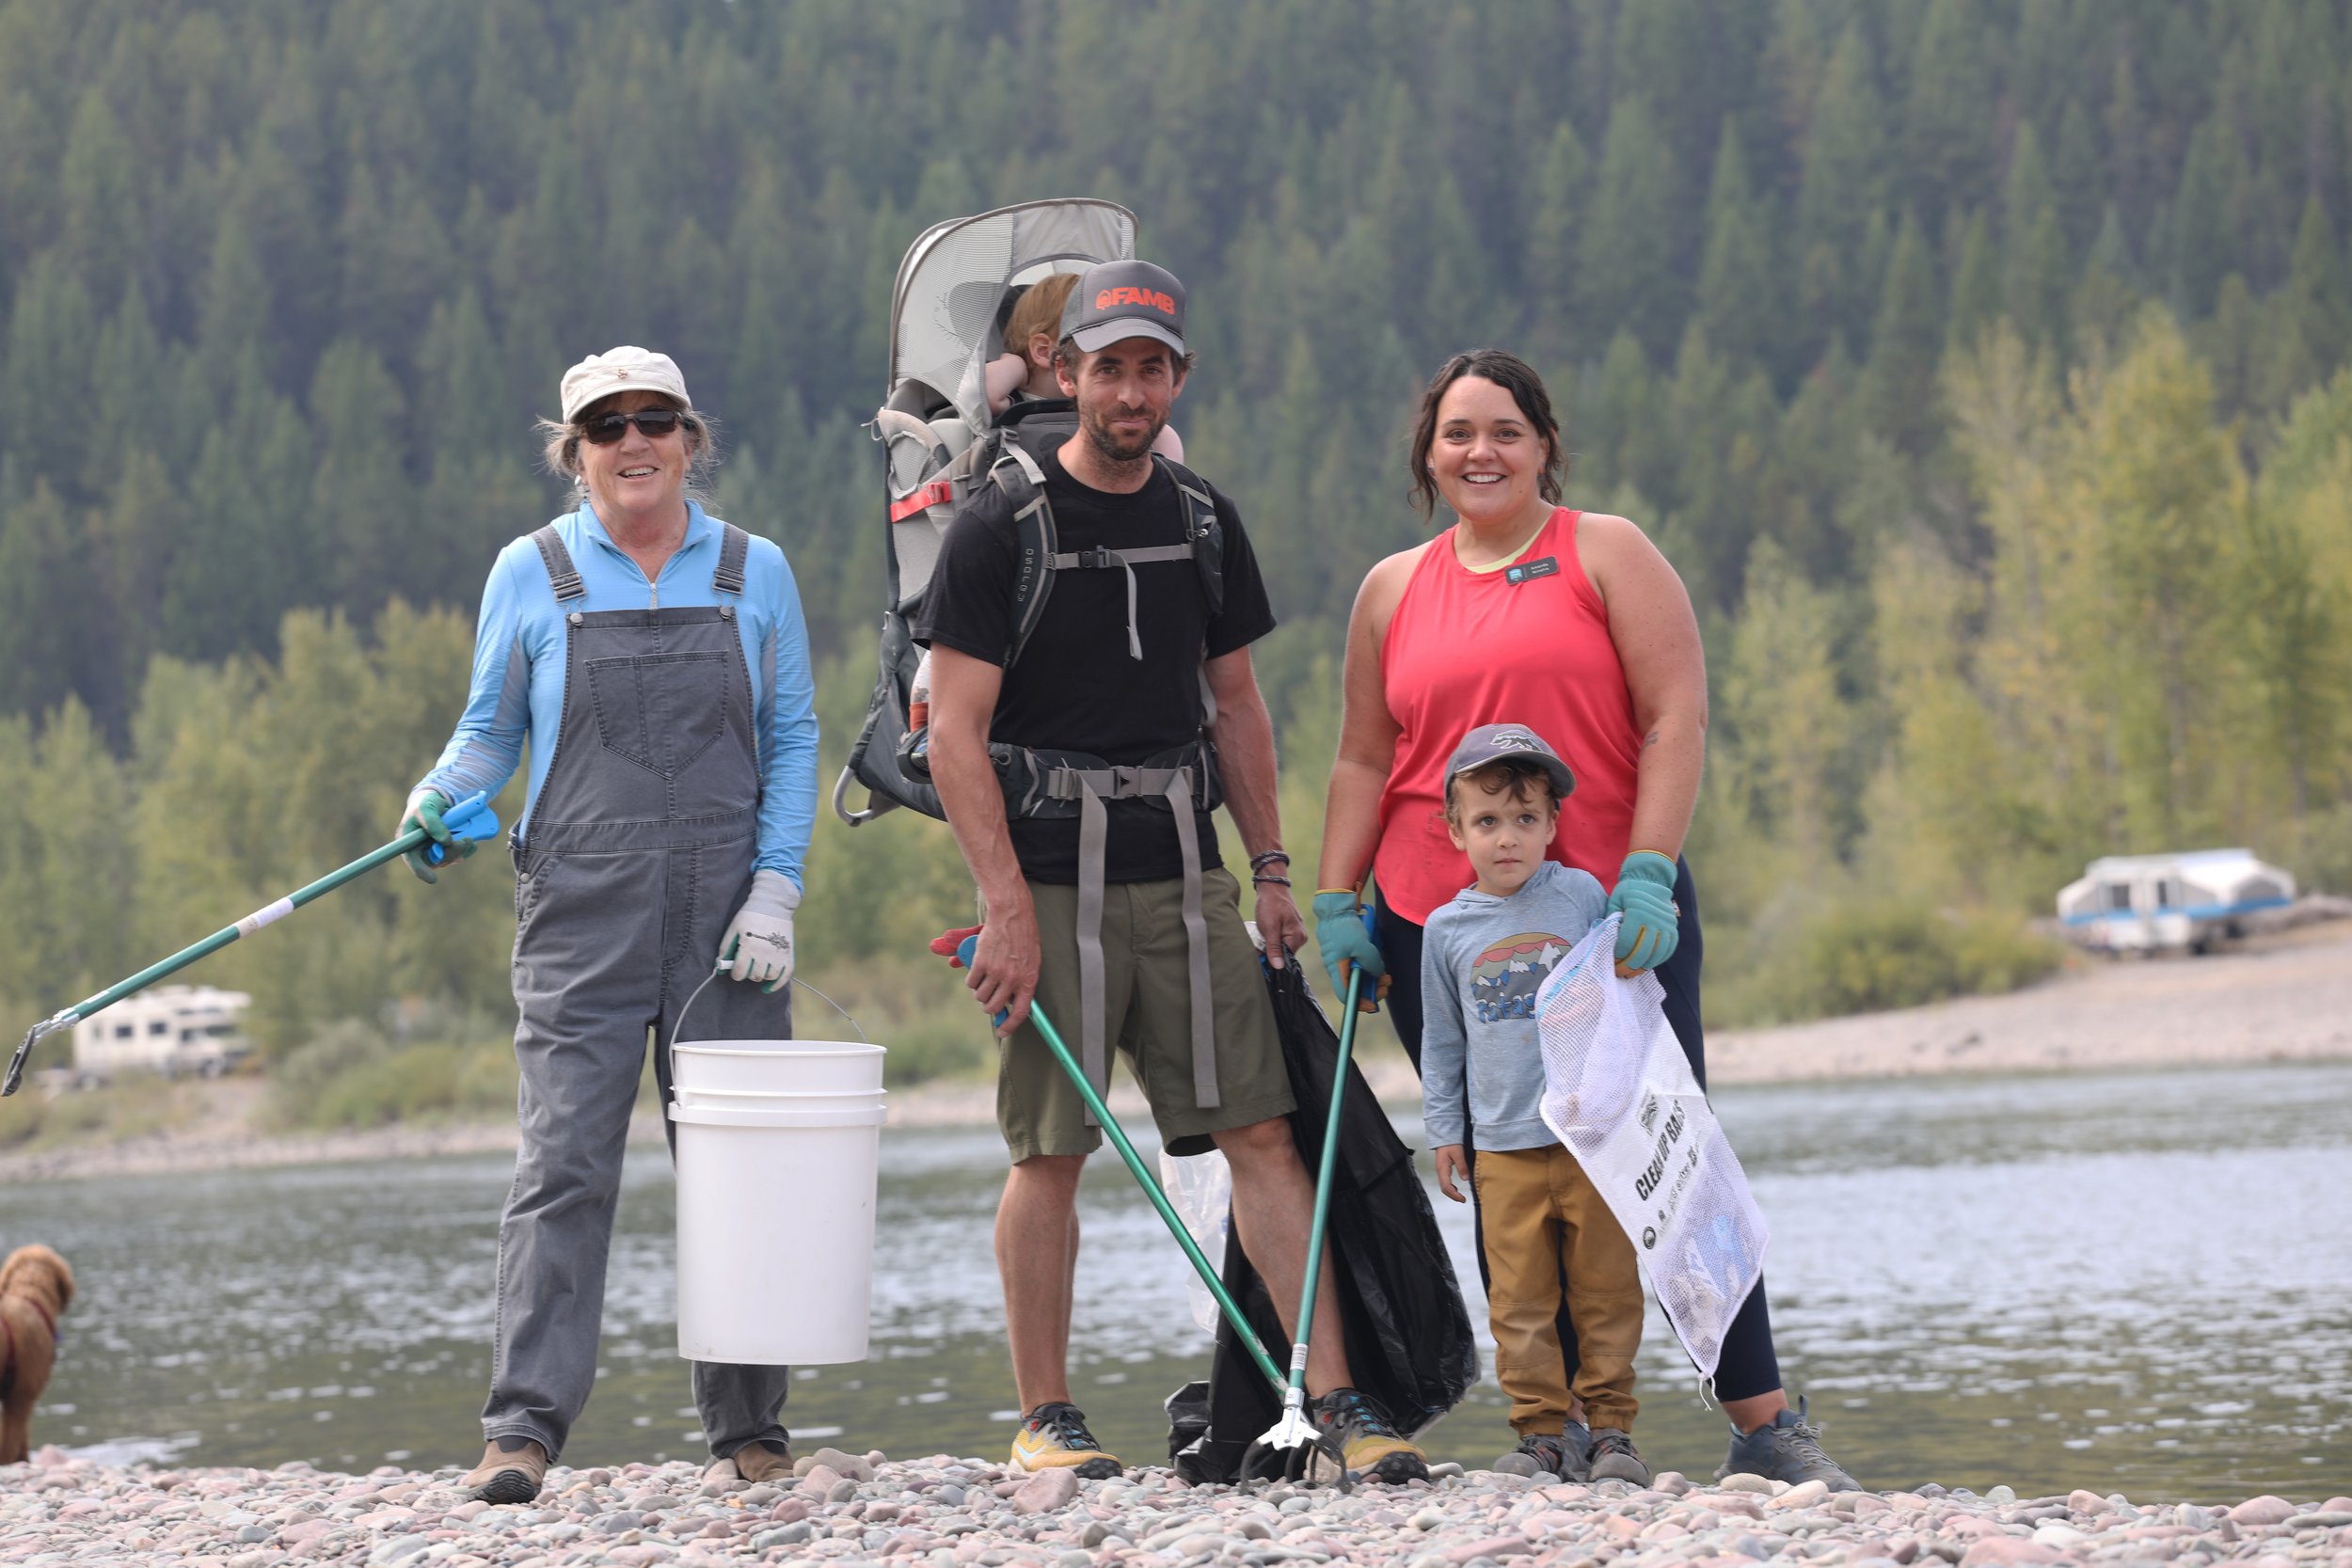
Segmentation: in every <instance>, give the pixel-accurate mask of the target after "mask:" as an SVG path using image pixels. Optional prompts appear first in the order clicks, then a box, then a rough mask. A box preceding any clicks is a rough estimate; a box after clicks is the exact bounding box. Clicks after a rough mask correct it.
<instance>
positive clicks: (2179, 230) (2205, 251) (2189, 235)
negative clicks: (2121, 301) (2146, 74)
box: [2170, 120, 2233, 320]
mask: <svg viewBox="0 0 2352 1568" xmlns="http://www.w3.org/2000/svg"><path fill="white" fill-rule="evenodd" d="M2226 163H2227V155H2226V154H2225V152H2224V151H2223V150H2222V145H2221V134H2220V132H2219V130H2218V129H2217V127H2216V126H2215V125H2214V123H2213V121H2211V120H2206V121H2204V122H2203V123H2202V124H2201V125H2199V126H2198V127H2197V133H2196V135H2194V136H2192V137H2190V138H2189V144H2188V161H2187V162H2186V163H2185V164H2184V165H2183V166H2182V168H2181V182H2180V184H2179V185H2178V186H2177V187H2176V188H2175V189H2174V191H2173V193H2172V207H2171V224H2172V234H2171V258H2170V260H2171V277H2170V282H2171V290H2172V299H2173V303H2174V307H2175V308H2176V309H2178V310H2179V311H2180V312H2181V314H2182V315H2184V316H2185V317H2187V318H2189V319H2191V320H2196V319H2198V318H2200V317H2202V316H2203V315H2204V314H2205V313H2206V312H2207V311H2209V310H2211V309H2213V301H2214V294H2215V292H2216V291H2217V290H2218V289H2219V288H2220V286H2221V279H2222V277H2223V275H2224V274H2226V273H2228V272H2229V271H2230V270H2232V269H2231V265H2230V261H2231V253H2232V250H2233V246H2232V245H2231V235H2230V198H2229V192H2228V190H2227V188H2226V186H2225V182H2226V180H2227V179H2228V173H2227V170H2226V167H2225V165H2226Z"/></svg>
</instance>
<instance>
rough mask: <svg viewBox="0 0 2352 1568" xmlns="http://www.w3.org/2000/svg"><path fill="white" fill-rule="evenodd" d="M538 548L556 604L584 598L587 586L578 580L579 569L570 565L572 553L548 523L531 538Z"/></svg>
mask: <svg viewBox="0 0 2352 1568" xmlns="http://www.w3.org/2000/svg"><path fill="white" fill-rule="evenodd" d="M531 542H532V544H534V545H536V546H539V559H540V560H541V561H543V562H546V563H547V568H548V587H550V588H552V589H554V590H555V602H556V603H557V604H569V603H571V602H572V601H573V600H574V599H579V598H584V597H586V596H587V594H588V585H587V584H586V583H584V582H582V581H580V569H579V568H578V567H576V566H574V565H573V564H572V552H571V551H569V550H567V549H565V548H564V536H563V535H562V534H560V533H558V532H556V531H555V525H554V524H553V523H549V524H548V525H547V526H545V527H544V528H541V529H540V530H539V531H536V532H534V533H533V534H532V536H531Z"/></svg>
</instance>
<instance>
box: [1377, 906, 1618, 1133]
mask: <svg viewBox="0 0 2352 1568" xmlns="http://www.w3.org/2000/svg"><path fill="white" fill-rule="evenodd" d="M1608 909H1609V895H1607V894H1605V893H1603V892H1602V891H1601V888H1600V883H1599V882H1597V881H1596V880H1594V879H1593V878H1592V876H1591V875H1590V874H1589V873H1587V872H1582V871H1578V870H1575V869H1573V868H1571V867H1569V866H1565V865H1562V864H1561V863H1559V862H1558V861H1546V862H1544V863H1542V864H1541V865H1540V866H1538V867H1536V870H1535V874H1534V876H1532V877H1530V878H1529V879H1527V880H1526V882H1525V883H1523V884H1522V885H1521V886H1520V888H1519V890H1518V892H1517V893H1514V894H1512V895H1509V896H1507V897H1502V898H1498V897H1496V896H1495V895H1493V894H1490V893H1481V892H1479V891H1478V890H1477V889H1476V888H1475V887H1467V888H1464V889H1463V890H1462V891H1461V892H1459V893H1457V894H1455V895H1454V901H1453V902H1452V903H1450V904H1448V905H1446V906H1445V907H1444V908H1443V909H1441V910H1438V911H1436V912H1434V913H1433V914H1431V915H1430V917H1429V924H1428V926H1427V927H1424V928H1423V931H1422V948H1421V1006H1422V1033H1421V1092H1422V1113H1421V1119H1422V1127H1423V1128H1425V1129H1426V1130H1427V1132H1428V1133H1429V1145H1430V1147H1431V1148H1443V1147H1445V1146H1446V1145H1447V1144H1458V1143H1461V1142H1462V1141H1463V1134H1464V1132H1465V1131H1466V1130H1467V1129H1468V1128H1470V1127H1475V1128H1476V1129H1477V1130H1478V1147H1479V1148H1493V1149H1507V1148H1546V1147H1547V1146H1549V1145H1551V1144H1556V1143H1558V1142H1559V1141H1560V1140H1559V1139H1558V1138H1555V1137H1553V1136H1552V1134H1551V1129H1550V1128H1549V1127H1548V1126H1546V1125H1545V1124H1544V1115H1543V1104H1544V1053H1543V1047H1542V1045H1541V1044H1540V1043H1539V1041H1538V1039H1537V1036H1536V1029H1535V992H1536V991H1537V990H1540V989H1542V986H1543V983H1544V982H1545V981H1546V980H1547V979H1549V978H1550V976H1551V972H1552V969H1553V968H1554V966H1556V965H1557V964H1558V963H1559V961H1560V960H1561V959H1562V958H1566V957H1567V956H1568V953H1569V950H1570V949H1572V948H1574V947H1575V946H1576V944H1577V943H1578V942H1582V941H1583V940H1584V934H1585V933H1586V932H1587V931H1589V930H1591V929H1592V928H1593V923H1594V922H1595V921H1597V920H1598V919H1600V917H1601V916H1602V915H1603V914H1605V913H1606V912H1607V911H1608Z"/></svg>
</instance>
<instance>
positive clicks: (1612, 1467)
mask: <svg viewBox="0 0 2352 1568" xmlns="http://www.w3.org/2000/svg"><path fill="white" fill-rule="evenodd" d="M1590 1464H1591V1467H1592V1477H1593V1479H1594V1480H1595V1481H1630V1482H1632V1483H1633V1484H1634V1485H1635V1486H1647V1485H1648V1484H1649V1466H1648V1465H1645V1464H1643V1463H1642V1456H1641V1455H1640V1454H1639V1453H1637V1452H1635V1451H1634V1448H1633V1437H1632V1434H1631V1433H1625V1432H1620V1431H1618V1430H1617V1429H1616V1428H1615V1427H1595V1428H1594V1429H1593V1451H1592V1455H1591V1458H1590Z"/></svg>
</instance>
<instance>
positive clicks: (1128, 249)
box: [833, 198, 1224, 827]
mask: <svg viewBox="0 0 2352 1568" xmlns="http://www.w3.org/2000/svg"><path fill="white" fill-rule="evenodd" d="M1135 221H1136V220H1135V215H1134V214H1132V213H1129V212H1128V211H1127V210H1126V209H1125V208H1123V207H1120V206H1117V205H1115V204H1114V203H1111V202H1107V201H1096V200H1090V199H1080V198H1070V199H1059V200H1053V201H1035V202H1025V203H1023V204H1022V205H1019V206H1015V207H1005V208H1000V209H998V210H997V211H995V212H992V213H983V214H979V215H978V216H977V217H968V218H956V219H952V220H950V221H948V222H946V223H941V224H937V225H934V226H933V227H932V228H930V230H926V231H925V232H924V233H923V234H922V236H921V237H920V238H918V239H917V240H916V241H915V242H914V245H913V246H912V247H910V248H909V249H908V251H907V254H906V258H905V260H903V261H900V262H899V265H898V281H897V284H896V285H895V287H894V288H893V291H892V299H891V318H890V322H891V326H890V330H891V345H890V387H889V392H888V396H887V397H886V398H885V400H884V402H883V404H882V407H881V408H880V409H879V410H877V411H876V413H875V416H874V419H873V420H872V421H871V424H870V427H869V428H871V429H872V430H873V432H874V435H875V438H876V439H877V440H879V441H881V442H882V444H883V448H884V451H885V453H886V466H885V472H884V479H883V490H884V499H885V503H886V508H887V512H886V515H887V517H888V530H887V549H886V560H887V567H888V590H887V594H886V597H885V599H884V603H883V606H882V635H881V641H880V649H879V654H880V657H879V659H878V667H877V669H876V672H875V680H874V690H873V695H872V697H871V699H870V700H869V702H868V704H867V706H866V721H865V722H864V723H863V724H862V725H861V726H860V727H859V730H858V735H857V739H856V741H855V742H854V743H853V744H852V745H851V747H850V758H849V763H848V765H847V766H846V767H844V768H842V770H841V775H840V777H839V778H838V779H837V780H835V781H834V789H833V806H834V813H835V814H836V815H837V816H840V818H841V820H842V821H843V822H845V823H847V824H849V825H850V826H851V827H858V826H861V825H863V824H865V823H866V822H870V821H872V820H873V819H874V818H875V817H877V816H881V815H882V813H884V812H887V811H890V810H892V809H893V808H895V807H898V806H906V807H910V808H912V809H914V810H915V811H918V812H921V813H923V814H924V815H925V816H935V817H944V816H945V815H946V814H945V812H944V811H943V810H942V809H941V807H940V803H939V794H938V791H937V790H936V789H935V788H933V786H932V784H931V781H930V774H929V772H928V770H927V769H926V768H925V767H924V766H923V751H922V747H923V740H924V736H923V735H922V734H921V732H920V729H919V727H917V726H912V725H910V723H909V715H908V708H909V705H910V701H911V698H912V688H913V684H914V674H915V670H916V667H917V666H918V665H919V664H920V662H921V659H922V650H921V649H920V648H918V647H917V646H916V645H915V642H914V636H913V634H912V632H911V630H910V627H911V626H912V624H913V622H914V620H915V619H916V617H917V616H918V615H919V613H920V611H921V609H922V605H923V596H924V594H925V593H926V592H927V591H928V590H929V588H930V578H931V572H932V570H933V568H934V567H935V566H936V565H937V564H938V561H939V549H940V542H941V540H942V538H943V537H944V536H945V534H946V530H947V525H948V524H949V523H950V522H951V521H953V520H954V518H955V516H956V514H957V513H958V512H960V511H961V509H962V507H963V505H964V504H965V503H966V502H967V501H969V500H970V499H971V498H972V496H973V495H974V494H975V493H976V492H977V490H979V489H980V488H981V487H982V486H984V485H989V484H994V485H997V486H999V487H1001V488H1003V489H1004V490H1005V491H1006V492H1007V493H1008V495H1009V497H1010V498H1011V499H1012V505H1013V512H1014V515H1015V520H1016V527H1017V528H1018V529H1019V531H1020V536H1021V543H1022V557H1023V560H1024V562H1025V563H1028V564H1027V565H1026V567H1025V570H1024V571H1023V572H1022V574H1021V576H1020V578H1019V580H1018V581H1017V582H1016V583H1015V585H1014V604H1013V627H1014V630H1013V636H1012V640H1011V643H1010V645H1009V647H1008V648H1007V649H1006V650H1005V659H1004V664H1005V667H1006V668H1007V669H1010V668H1011V667H1012V665H1013V663H1014V662H1015V661H1016V660H1017V659H1018V658H1019V657H1021V652H1022V650H1023V649H1024V648H1025V647H1026V646H1027V643H1028V640H1029V635H1030V633H1031V632H1033V631H1034V630H1035V629H1036V627H1037V624H1038V620H1039V618H1040V617H1041V615H1042V614H1043V613H1044V610H1045V605H1046V601H1047V600H1048V598H1049V597H1050V596H1051V594H1052V593H1053V584H1054V577H1055V575H1056V573H1057V572H1061V571H1083V570H1115V571H1123V572H1125V573H1126V574H1127V584H1128V603H1129V628H1128V637H1129V644H1130V645H1129V649H1128V651H1129V652H1130V653H1133V654H1136V657H1140V652H1139V649H1138V648H1137V647H1136V643H1135V631H1134V602H1135V575H1134V571H1133V567H1134V566H1136V565H1140V564H1143V563H1146V562H1156V561H1170V560H1177V559H1189V560H1190V561H1192V562H1193V564H1194V567H1195V569H1196V571H1197V572H1198V574H1199V577H1200V584H1201V588H1202V591H1203V593H1204V594H1206V596H1207V598H1208V601H1209V610H1210V613H1211V614H1212V615H1214V614H1215V613H1216V610H1218V608H1219V607H1220V605H1221V604H1222V602H1223V596H1224V589H1223V582H1224V578H1223V559H1222V557H1223V549H1222V544H1223V534H1222V531H1221V529H1220V528H1219V527H1218V524H1217V519H1216V504H1215V503H1214V501H1213V500H1212V499H1211V498H1210V496H1209V490H1208V486H1207V485H1205V484H1203V483H1201V482H1200V480H1199V479H1198V478H1196V477H1195V476H1194V475H1193V474H1192V473H1191V471H1190V470H1188V469H1186V468H1184V467H1183V466H1182V465H1180V464H1176V463H1171V462H1169V461H1168V460H1167V459H1166V458H1161V457H1156V456H1155V457H1154V459H1153V461H1155V462H1158V463H1160V464H1161V465H1162V466H1163V467H1166V468H1167V469H1168V472H1169V474H1170V476H1171V477H1172V478H1173V479H1174V481H1175V483H1176V486H1177V494H1178V497H1179V500H1180V504H1181V505H1182V506H1183V507H1184V532H1185V535H1186V537H1185V541H1184V543H1183V544H1181V545H1173V546H1157V547H1154V548H1150V549H1131V550H1120V551H1111V550H1090V551H1080V552H1069V551H1064V550H1062V549H1060V547H1059V544H1058V541H1057V538H1056V536H1055V531H1054V521H1053V512H1052V508H1051V507H1050V506H1048V505H1047V504H1046V501H1045V494H1044V474H1043V470H1042V469H1041V467H1040V465H1039V462H1038V459H1039V458H1040V457H1041V455H1042V454H1044V453H1046V452H1049V451H1053V450H1055V449H1056V448H1057V447H1058V446H1060V444H1061V443H1062V442H1063V441H1065V440H1067V439H1069V437H1070V436H1073V435H1074V434H1075V433H1076V431H1077V428H1078V420H1077V411H1076V408H1075V406H1074V405H1073V404H1072V402H1071V401H1070V400H1069V399H1067V398H1044V399H1029V400H1025V401H1023V402H1018V403H1015V404H1013V405H1012V406H1011V407H1010V408H1009V409H1007V410H1006V411H1005V412H1004V413H1003V414H1001V415H992V414H991V413H990V410H989V406H988V397H987V392H986V386H985V381H984V379H983V372H984V370H985V368H986V366H987V365H988V362H989V361H990V360H991V359H992V358H993V357H995V356H997V355H998V354H999V353H1001V352H1003V340H1002V332H1003V327H1004V322H1005V320H1006V318H1007V317H1008V316H1009V315H1010V313H1011V309H1012V305H1013V302H1014V301H1015V300H1016V299H1017V298H1018V297H1019V295H1020V293H1021V291H1022V289H1023V288H1024V287H1025V286H1026V285H1027V284H1028V283H1030V282H1033V281H1036V280H1037V279H1039V278H1041V277H1046V276H1048V275H1050V274H1052V273H1054V272H1057V271H1063V272H1070V271H1082V270H1084V268H1085V267H1087V266H1089V265H1090V264H1091V263H1093V262H1095V261H1121V260H1126V259H1128V258H1131V257H1133V256H1134V254H1135ZM942 388H948V389H946V390H943V389H942ZM1203 692H1204V696H1205V692H1206V687H1205V684H1204V686H1203ZM1209 711H1210V715H1211V717H1212V719H1214V717H1215V711H1214V707H1211V708H1210V709H1209ZM991 751H992V752H993V754H995V757H996V762H997V769H998V774H999V777H1000V779H1001V781H1002V782H1003V783H1004V784H1005V785H1006V793H1007V808H1008V810H1009V811H1010V812H1011V813H1012V815H1014V816H1035V815H1076V807H1075V805H1074V803H1072V802H1070V801H1068V800H1064V801H1063V802H1061V806H1062V809H1061V810H1057V808H1056V804H1055V803H1054V800H1053V796H1052V794H1051V790H1052V788H1053V785H1052V782H1051V781H1050V779H1049V778H1047V777H1046V776H1045V773H1046V772H1047V771H1050V770H1049V769H1041V768H1039V766H1038V765H1037V763H1036V760H1035V757H1034V756H1033V755H1031V754H1028V753H1022V752H1019V751H1018V749H1015V748H1009V747H993V748H991ZM1199 771H1200V776H1201V783H1202V791H1201V793H1202V796H1203V802H1202V803H1203V804H1204V806H1213V805H1215V804H1216V800H1214V799H1209V798H1207V797H1209V796H1210V795H1211V794H1212V793H1213V791H1214V784H1213V781H1212V779H1211V774H1212V773H1213V769H1211V768H1201V769H1200V770H1199ZM852 784H863V785H865V787H866V804H865V805H864V806H863V807H861V808H857V809H854V810H853V809H851V807H850V804H849V792H850V786H851V785H852Z"/></svg>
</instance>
